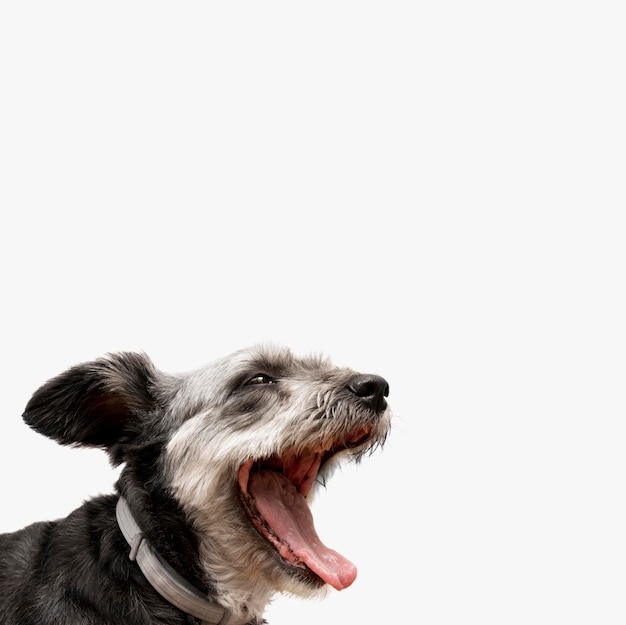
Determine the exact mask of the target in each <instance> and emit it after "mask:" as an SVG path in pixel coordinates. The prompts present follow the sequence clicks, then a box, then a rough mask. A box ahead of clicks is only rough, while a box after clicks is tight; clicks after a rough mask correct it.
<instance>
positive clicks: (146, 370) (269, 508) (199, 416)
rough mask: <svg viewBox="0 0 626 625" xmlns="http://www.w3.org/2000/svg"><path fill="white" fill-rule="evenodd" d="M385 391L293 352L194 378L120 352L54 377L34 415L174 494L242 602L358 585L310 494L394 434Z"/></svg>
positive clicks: (225, 597) (45, 426)
mask: <svg viewBox="0 0 626 625" xmlns="http://www.w3.org/2000/svg"><path fill="white" fill-rule="evenodd" d="M387 394H388V386H387V383H386V381H385V380H384V379H383V378H381V377H379V376H375V375H363V374H358V373H356V372H354V371H352V370H351V369H347V368H338V367H334V366H332V365H331V364H330V363H329V362H328V361H327V360H325V359H323V358H320V357H307V358H296V357H295V356H294V355H293V354H292V353H291V352H290V351H289V350H286V349H284V348H276V347H255V348H251V349H247V350H242V351H240V352H236V353H235V354H233V355H231V356H228V357H226V358H223V359H221V360H219V361H216V362H214V363H213V364H211V365H209V366H206V367H204V368H202V369H199V370H197V371H194V372H191V373H189V374H185V375H169V374H164V373H162V372H160V371H158V370H157V369H156V368H155V367H154V365H153V364H152V362H151V361H150V360H149V359H148V358H147V357H146V356H145V355H143V354H135V353H120V354H115V355H111V356H109V357H107V358H104V359H100V360H97V361H95V362H92V363H87V364H83V365H79V366H76V367H74V368H72V369H70V370H69V371H67V372H66V373H64V374H62V375H60V376H59V377H57V378H55V379H53V380H51V381H49V382H48V383H47V384H45V385H44V386H43V387H42V388H41V389H39V391H37V392H36V393H35V395H34V396H33V398H32V399H31V401H30V402H29V404H28V406H27V408H26V411H25V413H24V419H25V421H26V422H27V423H28V424H29V425H30V426H31V427H33V428H34V429H36V430H37V431H39V432H41V433H43V434H45V435H46V436H49V437H51V438H53V439H55V440H57V441H59V442H60V443H62V444H71V445H88V446H96V447H102V448H104V449H106V450H107V451H108V453H109V454H110V457H111V460H112V462H113V463H114V464H119V463H125V465H126V466H125V468H124V469H123V472H122V478H124V475H125V472H126V475H127V476H128V475H131V476H132V477H131V478H128V477H126V480H127V481H128V480H129V479H136V480H139V479H140V480H141V481H142V488H144V489H147V490H148V491H149V492H152V493H153V494H155V495H158V496H159V497H161V498H162V497H163V495H164V493H165V494H167V496H169V497H171V498H172V499H173V500H175V501H176V503H177V505H178V506H179V507H180V509H182V510H183V511H184V512H185V515H186V517H187V520H188V523H189V527H190V528H192V531H193V532H194V533H195V534H196V536H197V541H198V544H199V550H200V553H199V554H198V556H199V559H200V563H201V566H202V567H203V570H204V571H205V574H206V575H207V577H208V578H209V579H210V581H211V586H212V587H214V588H216V590H217V592H218V595H219V596H220V597H221V600H222V601H223V602H224V603H225V604H228V606H229V607H231V608H235V609H236V606H237V605H238V604H240V603H241V602H244V603H246V602H247V603H248V604H249V603H250V601H252V597H254V596H258V597H261V595H265V594H267V593H268V592H271V591H276V590H278V591H289V592H294V593H297V594H310V593H311V591H313V590H315V589H318V588H320V587H322V586H324V585H325V584H326V583H327V584H330V585H331V586H333V587H335V588H337V589H342V588H345V587H346V586H348V585H350V584H351V583H352V581H353V580H354V578H355V576H356V570H355V568H354V566H353V565H352V564H351V563H350V562H348V561H347V560H346V559H345V558H343V557H342V556H340V555H339V554H338V553H336V552H335V551H332V550H330V549H328V548H327V547H325V546H324V545H323V544H322V542H321V541H320V539H319V537H318V536H317V534H316V532H315V529H314V527H313V522H312V517H311V513H310V510H309V507H308V502H309V501H310V499H311V496H312V494H313V492H314V491H315V489H316V486H317V485H319V484H320V483H324V482H325V480H326V478H327V477H328V476H329V475H330V473H331V472H332V470H333V468H334V467H335V466H336V465H337V464H338V463H339V462H340V461H341V460H342V459H344V458H353V459H356V460H358V459H360V458H361V457H362V456H363V455H364V454H366V453H368V452H371V451H372V450H373V449H375V448H376V447H377V446H379V445H381V444H382V443H383V442H384V440H385V438H386V436H387V434H388V432H389V428H390V421H391V413H390V409H389V407H388V405H387V402H386V399H385V398H386V396H387ZM265 599H266V597H265ZM259 600H260V599H259ZM253 609H254V608H253Z"/></svg>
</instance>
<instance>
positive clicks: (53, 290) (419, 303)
mask: <svg viewBox="0 0 626 625" xmlns="http://www.w3.org/2000/svg"><path fill="white" fill-rule="evenodd" d="M621 5H622V3H620V2H604V1H602V0H600V1H598V0H595V1H594V2H590V1H582V2H555V1H552V0H542V1H541V2H534V1H530V2H495V1H494V2H486V1H478V2H458V1H456V2H454V1H449V2H446V1H444V2H395V1H388V2H367V1H366V2H341V1H339V2H337V1H335V2H324V1H322V2H315V3H301V2H228V3H226V2H215V3H208V2H177V3H173V2H171V3H164V2H133V1H128V0H126V1H124V2H117V1H109V2H106V3H93V2H67V1H65V0H60V1H58V2H11V1H7V2H3V3H2V5H1V6H0V67H1V69H0V89H1V90H2V96H1V98H0V176H1V182H0V205H1V207H2V212H1V215H2V217H1V220H2V223H1V230H0V244H1V247H0V261H1V265H0V266H1V269H0V271H1V272H2V283H1V288H2V302H3V303H2V312H1V315H2V318H1V321H2V323H1V325H0V349H1V358H0V366H1V368H2V378H1V379H2V389H1V390H2V400H3V408H2V415H1V418H2V421H1V426H0V433H1V434H0V470H1V472H2V481H1V484H2V514H1V517H0V531H12V530H15V529H18V528H19V527H22V526H24V525H26V524H28V523H30V522H32V521H35V520H39V519H46V518H55V517H57V516H61V515H65V514H66V513H67V512H69V511H70V510H71V509H73V508H74V507H76V506H77V505H79V504H80V502H81V501H82V500H83V499H84V498H86V497H89V496H91V495H94V494H97V493H100V492H109V491H110V490H111V488H112V484H113V482H114V480H115V475H116V473H115V472H114V471H113V470H112V469H111V468H110V467H109V465H108V464H107V461H106V458H105V456H104V454H103V453H102V452H100V451H94V450H86V451H83V450H72V449H65V448H61V447H60V446H58V445H55V444H54V443H52V442H51V441H48V440H47V439H44V438H43V437H41V436H39V435H37V434H35V433H33V432H31V431H30V430H29V429H28V428H27V427H26V426H25V425H23V423H22V421H21V417H20V415H21V413H22V410H23V408H24V406H25V404H26V402H27V401H28V399H29V397H30V394H31V393H32V392H33V391H34V390H35V389H36V388H37V387H38V386H39V385H40V384H42V383H43V382H44V381H45V380H46V379H48V378H49V377H51V376H53V375H56V374H57V373H60V372H61V371H63V370H64V369H66V368H67V367H69V366H71V365H73V364H75V363H77V362H81V361H84V360H88V359H91V358H95V357H97V356H100V355H102V354H103V353H105V352H109V351H115V350H119V349H141V350H145V351H146V352H148V354H150V356H151V357H152V358H153V360H154V361H155V363H156V364H157V366H159V367H160V368H161V369H164V370H168V371H183V370H188V369H192V368H195V367H197V366H199V365H201V364H203V363H205V362H208V361H210V360H212V359H214V358H217V357H220V356H223V355H225V354H227V353H229V352H230V351H233V350H235V349H238V348H240V347H244V346H246V345H249V344H251V343H255V342H258V341H265V340H271V341H276V342H280V343H286V344H288V345H290V346H292V347H293V348H294V349H295V350H296V351H297V352H309V351H315V352H323V353H325V354H327V355H329V356H331V357H332V358H333V359H334V360H335V361H336V362H337V363H338V364H342V365H349V366H353V367H355V368H357V369H361V370H364V371H372V372H376V373H380V374H382V375H384V376H385V377H387V378H388V380H389V382H390V385H391V397H390V400H391V403H392V406H393V409H394V415H395V416H394V426H393V432H392V434H391V437H390V439H389V442H388V444H387V446H386V448H385V449H384V451H382V452H380V453H377V454H376V455H375V456H374V457H372V458H370V459H369V460H367V461H365V462H363V463H362V464H361V465H360V466H358V467H348V468H346V469H345V470H344V471H343V472H342V473H341V474H339V475H337V476H336V477H335V479H334V480H333V481H331V483H330V485H329V488H328V489H327V491H325V492H322V493H321V494H320V496H319V497H318V499H317V501H316V502H315V504H314V513H315V517H316V522H317V527H318V531H319V533H320V535H321V536H322V538H323V539H324V540H325V542H326V543H327V544H329V545H330V546H332V547H334V548H336V549H337V550H339V551H341V552H343V553H345V554H346V555H347V556H349V557H350V558H351V559H352V560H354V562H355V563H356V564H357V566H358V567H359V577H358V578H357V580H356V582H355V583H354V585H353V586H352V587H351V588H349V589H347V590H345V591H343V592H341V593H338V592H335V591H332V592H331V594H330V595H329V597H328V598H327V599H326V600H324V601H313V602H304V601H302V600H292V599H289V598H282V597H279V598H277V599H276V601H275V602H274V603H273V604H272V606H271V607H270V608H269V610H268V614H267V617H268V619H269V620H270V623H271V624H272V625H291V624H293V623H294V622H298V623H300V624H301V625H306V624H311V625H313V624H317V623H320V622H322V623H346V622H350V623H372V624H373V623H382V622H389V621H390V620H393V621H394V622H402V623H415V624H420V625H421V624H424V625H435V624H445V625H448V624H450V625H452V624H454V625H457V624H458V623H467V622H476V623H478V622H480V623H481V624H483V625H485V624H492V623H493V624H498V625H499V624H502V623H507V624H512V623H524V624H527V623H546V624H554V623H568V624H571V623H603V624H609V623H621V624H623V623H624V621H625V619H626V603H625V601H624V593H625V588H626V564H625V563H626V508H625V502H624V496H625V493H624V487H625V475H626V473H625V469H626V461H625V443H626V440H625V437H624V419H625V416H626V411H625V404H626V401H625V393H624V383H625V373H626V351H625V348H626V331H625V326H626V302H625V293H624V289H625V273H626V254H625V252H624V246H625V236H626V230H625V228H624V222H623V221H622V219H623V217H624V210H625V200H626V192H625V188H624V185H625V183H624V180H625V171H626V123H625V119H626V113H625V111H626V94H625V88H624V85H625V79H624V77H625V75H626V68H625V64H626V45H625V43H624V41H625V38H624V32H625V28H626V23H625V20H624V18H623V15H621V14H620V13H619V9H620V8H621Z"/></svg>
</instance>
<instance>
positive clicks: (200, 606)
mask: <svg viewBox="0 0 626 625" xmlns="http://www.w3.org/2000/svg"><path fill="white" fill-rule="evenodd" d="M115 514H116V516H117V523H118V525H119V526H120V529H121V530H122V534H124V538H126V541H127V542H128V544H129V545H130V546H131V549H130V555H129V557H130V559H131V560H133V561H136V562H137V564H138V565H139V568H140V569H141V570H142V572H143V574H144V575H145V577H146V579H147V580H148V581H149V582H150V584H152V587H153V588H154V589H155V590H156V591H157V592H158V593H159V594H160V595H161V596H162V597H164V598H165V599H167V601H169V602H170V603H171V604H172V605H175V606H176V607H177V608H179V609H181V610H182V611H183V612H186V613H187V614H191V615H192V616H195V617H196V618H199V619H200V620H201V621H203V622H205V623H206V624H207V625H245V624H246V623H247V622H248V621H241V620H238V619H234V618H232V617H231V613H230V610H229V609H228V608H224V607H222V606H221V605H219V604H217V603H215V602H213V601H210V600H209V599H208V598H207V597H206V595H203V594H202V593H201V592H200V591H199V590H198V589H197V588H194V586H192V585H191V584H190V583H189V582H188V581H187V580H186V579H184V578H183V577H181V576H180V575H179V574H178V573H177V572H176V571H175V570H174V569H173V568H172V567H171V566H170V565H169V564H167V562H164V561H163V560H162V559H161V558H160V557H159V555H158V554H157V552H156V551H155V550H154V549H153V548H152V546H151V545H150V543H149V542H148V541H147V540H146V539H145V538H144V537H143V534H142V533H141V529H140V528H139V526H138V525H137V522H136V521H135V519H134V518H133V515H132V514H131V512H130V509H129V507H128V504H127V503H126V500H125V499H124V498H123V497H120V498H119V500H118V502H117V506H116V508H115Z"/></svg>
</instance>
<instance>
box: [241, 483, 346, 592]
mask: <svg viewBox="0 0 626 625" xmlns="http://www.w3.org/2000/svg"><path fill="white" fill-rule="evenodd" d="M248 491H249V492H250V494H251V495H252V497H253V498H254V502H255V505H256V508H257V510H258V511H259V512H260V513H261V515H262V516H263V518H264V519H265V520H266V521H267V523H268V524H269V526H270V527H271V528H272V530H273V531H274V533H275V534H276V536H277V537H278V538H279V540H280V544H278V545H277V548H278V551H279V553H280V554H281V556H282V557H283V558H284V559H286V560H287V561H289V562H292V563H293V561H294V560H295V559H296V558H299V559H300V560H301V561H302V562H304V564H306V566H308V567H309V568H310V569H311V570H312V571H313V572H315V573H316V574H317V575H319V576H320V577H321V578H322V579H323V580H324V581H325V582H326V583H327V584H330V585H331V586H332V587H333V588H336V589H337V590H342V589H344V588H347V587H348V586H350V584H352V582H353V581H354V580H355V579H356V567H355V566H354V564H352V562H350V561H349V560H346V558H344V557H343V556H342V555H340V554H338V553H337V552H336V551H333V550H332V549H329V548H328V547H326V546H325V545H324V544H323V543H322V541H321V540H320V539H319V536H318V535H317V532H316V531H315V527H313V515H312V514H311V510H310V509H309V506H308V504H307V502H306V500H305V498H304V497H303V496H302V495H301V494H300V493H298V491H297V490H296V488H295V486H294V485H293V484H292V483H291V482H290V481H289V480H288V479H287V478H286V477H285V476H284V475H282V474H281V473H277V472H276V471H255V472H253V473H250V480H249V482H248ZM294 556H295V558H294Z"/></svg>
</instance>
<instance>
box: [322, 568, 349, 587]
mask: <svg viewBox="0 0 626 625" xmlns="http://www.w3.org/2000/svg"><path fill="white" fill-rule="evenodd" d="M355 579H356V567H354V571H353V572H350V573H349V574H348V573H347V574H344V575H342V576H341V577H336V578H335V579H334V580H328V581H327V583H328V584H330V585H331V586H332V587H333V588H334V589H335V590H345V589H346V588H348V587H349V586H352V583H353V582H354V580H355Z"/></svg>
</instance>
